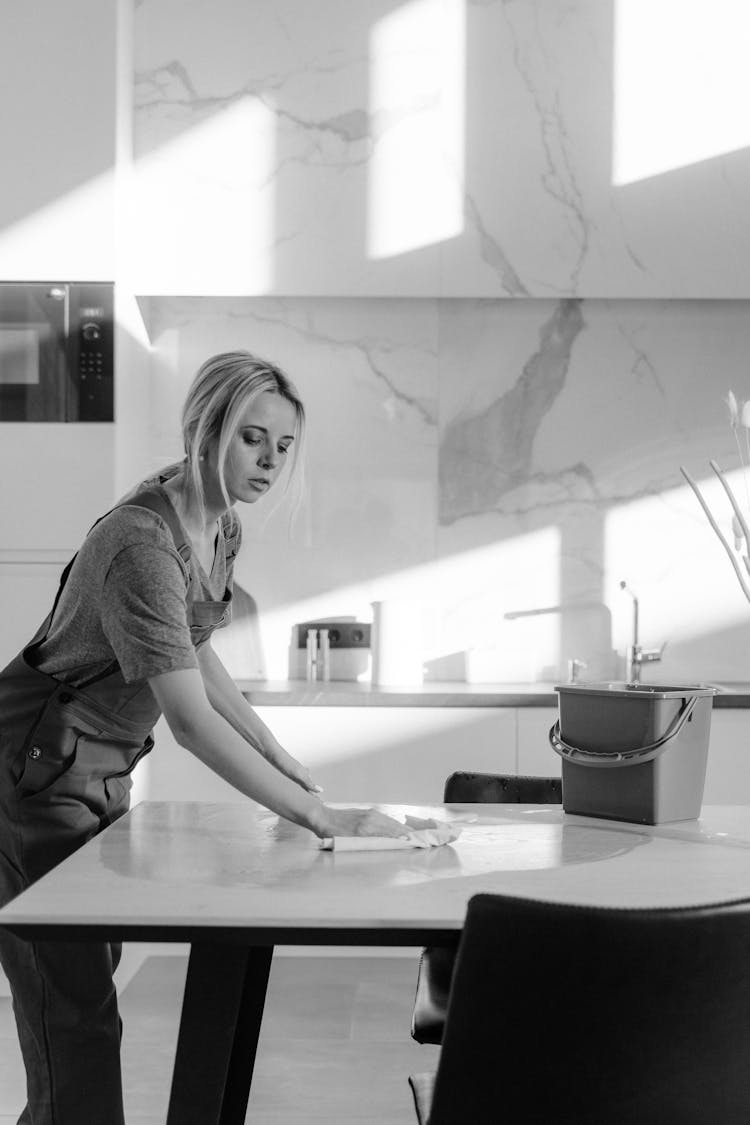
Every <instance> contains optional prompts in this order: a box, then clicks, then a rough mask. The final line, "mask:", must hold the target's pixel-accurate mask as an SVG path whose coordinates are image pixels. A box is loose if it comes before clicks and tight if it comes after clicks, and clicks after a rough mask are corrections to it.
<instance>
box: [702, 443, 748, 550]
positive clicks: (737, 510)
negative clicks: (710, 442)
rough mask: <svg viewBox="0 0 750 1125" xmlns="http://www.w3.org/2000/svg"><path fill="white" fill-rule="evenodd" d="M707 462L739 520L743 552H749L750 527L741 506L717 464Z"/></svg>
mask: <svg viewBox="0 0 750 1125" xmlns="http://www.w3.org/2000/svg"><path fill="white" fill-rule="evenodd" d="M708 463H709V465H710V466H711V468H712V469H713V471H714V472H715V473H716V475H717V477H718V478H719V480H720V481H721V484H722V487H723V489H724V491H725V492H726V494H727V496H728V497H729V503H730V504H731V505H732V508H733V510H734V514H735V515H736V517H737V520H738V522H739V525H740V527H741V528H742V534H743V535H744V537H745V554H746V555H747V554H750V527H748V526H747V520H746V519H745V517H744V516H743V514H742V508H741V507H740V506H739V504H738V503H737V500H736V499H735V495H734V493H733V492H732V488H731V485H730V484H729V481H728V480H727V479H726V477H725V476H724V474H723V472H722V471H721V469H720V468H719V466H718V465H717V464H716V462H715V461H709V462H708Z"/></svg>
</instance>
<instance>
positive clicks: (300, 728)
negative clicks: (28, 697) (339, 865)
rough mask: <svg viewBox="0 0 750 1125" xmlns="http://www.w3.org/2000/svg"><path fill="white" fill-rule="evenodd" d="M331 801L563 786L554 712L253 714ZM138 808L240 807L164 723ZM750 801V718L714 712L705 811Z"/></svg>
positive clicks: (321, 709)
mask: <svg viewBox="0 0 750 1125" xmlns="http://www.w3.org/2000/svg"><path fill="white" fill-rule="evenodd" d="M256 710H257V711H258V713H259V714H260V715H261V717H262V718H263V721H264V722H265V723H266V724H267V725H268V726H269V727H270V728H271V729H272V730H273V731H274V733H275V734H276V736H277V738H278V739H279V740H280V742H281V743H282V745H283V746H285V747H286V748H287V749H288V750H289V752H290V753H291V754H293V755H294V756H295V757H296V758H298V759H299V760H300V761H302V762H304V763H305V764H306V765H307V766H308V767H309V768H310V770H311V771H312V773H313V776H314V777H315V779H316V780H317V781H318V783H319V784H320V785H322V786H323V788H324V790H325V797H326V799H327V800H330V801H358V802H361V801H364V802H367V801H373V802H388V801H410V802H413V803H419V802H423V801H424V802H431V801H440V800H441V799H442V793H443V784H444V782H445V778H446V777H447V776H448V774H449V773H451V772H453V771H454V770H464V769H465V770H480V771H487V772H494V773H513V774H515V773H518V774H534V775H542V776H548V777H559V776H560V774H561V772H562V763H561V760H560V758H559V757H558V756H557V754H555V752H554V751H553V750H552V748H551V747H550V745H549V737H548V736H549V730H550V727H551V726H552V724H553V723H554V721H555V718H556V715H557V711H556V709H555V708H554V707H441V706H435V707H365V706H350V707H342V706H259V707H257V708H256ZM140 768H141V773H140V775H139V777H138V778H137V779H136V794H135V796H136V799H145V798H148V799H150V800H166V799H172V800H185V801H201V800H205V801H227V800H228V801H233V800H239V801H241V800H244V799H245V798H243V797H242V796H241V795H240V794H239V793H237V792H236V791H235V790H234V789H232V788H231V786H229V785H228V784H227V783H226V782H223V781H222V780H221V779H220V778H218V777H216V775H215V774H213V773H212V772H211V771H210V770H209V769H207V768H206V767H205V766H203V765H202V764H201V763H200V762H199V761H198V760H197V758H195V757H194V756H193V755H192V754H190V753H189V752H188V751H186V750H183V749H182V748H181V747H179V746H178V745H177V744H176V743H175V740H174V738H173V737H172V734H171V732H170V731H169V728H168V727H167V725H166V723H165V722H164V721H163V720H161V721H160V722H159V724H158V726H157V730H156V747H155V749H154V752H153V753H152V754H151V755H149V757H148V758H147V759H145V760H144V763H143V765H142V767H140ZM749 801H750V709H747V708H737V709H729V708H722V709H716V708H715V709H714V711H713V714H712V719H711V741H710V746H709V754H708V765H707V770H706V787H705V794H704V802H705V803H706V804H744V803H747V802H749Z"/></svg>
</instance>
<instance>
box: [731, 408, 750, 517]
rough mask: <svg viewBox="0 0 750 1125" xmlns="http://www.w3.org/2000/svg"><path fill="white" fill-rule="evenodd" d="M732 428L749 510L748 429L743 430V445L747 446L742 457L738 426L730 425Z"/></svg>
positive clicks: (749, 454) (749, 457)
mask: <svg viewBox="0 0 750 1125" xmlns="http://www.w3.org/2000/svg"><path fill="white" fill-rule="evenodd" d="M732 430H733V431H734V440H735V444H736V445H737V452H738V454H739V457H740V465H741V466H742V479H743V481H744V484H745V500H746V501H747V508H748V511H750V488H748V484H747V466H748V464H750V430H747V429H746V430H745V446H746V448H747V458H745V457H743V455H742V441H741V440H740V435H739V432H738V427H737V426H736V425H734V426H732Z"/></svg>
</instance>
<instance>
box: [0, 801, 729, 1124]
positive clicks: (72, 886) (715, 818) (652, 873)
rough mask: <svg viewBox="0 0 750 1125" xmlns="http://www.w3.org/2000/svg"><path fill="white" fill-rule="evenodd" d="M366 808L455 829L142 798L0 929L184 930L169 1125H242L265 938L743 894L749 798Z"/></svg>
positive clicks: (261, 996) (38, 933)
mask: <svg viewBox="0 0 750 1125" xmlns="http://www.w3.org/2000/svg"><path fill="white" fill-rule="evenodd" d="M377 807H378V808H379V809H380V810H381V811H383V812H385V813H387V814H389V815H390V816H394V817H396V818H398V819H400V820H404V819H405V817H406V816H407V815H411V816H414V817H419V818H430V819H434V820H437V821H440V822H450V823H451V825H452V826H453V828H454V829H457V830H459V833H460V834H459V835H458V837H457V838H456V839H455V840H453V841H452V842H451V843H448V844H441V845H438V846H433V847H424V848H416V847H410V848H404V849H402V850H367V851H354V850H352V851H350V850H345V848H343V847H339V848H337V847H335V846H334V848H333V850H326V849H324V848H322V847H321V841H319V840H318V839H317V838H316V837H315V836H313V835H312V834H311V833H310V832H309V831H307V830H305V829H302V828H299V827H296V826H295V825H292V824H290V823H289V822H287V821H285V820H283V819H281V818H279V817H278V816H276V815H274V814H272V813H270V812H268V811H267V810H265V809H262V808H261V807H260V806H257V805H255V804H254V803H253V802H250V801H246V802H234V803H225V804H214V803H208V802H205V803H203V802H185V803H180V802H172V801H153V802H152V801H144V802H142V803H140V804H138V805H136V806H135V807H134V808H133V809H131V811H130V812H129V813H127V814H126V815H125V816H123V817H121V818H120V819H119V820H118V821H116V822H115V823H114V824H112V825H111V826H110V827H108V828H106V829H105V830H104V831H103V832H101V833H100V834H99V835H97V836H95V837H94V838H93V839H92V840H90V841H89V842H88V843H87V844H85V845H84V846H83V847H82V848H80V849H79V850H78V851H77V852H75V853H74V854H73V855H72V856H70V857H69V858H68V859H66V860H65V861H64V862H62V863H61V864H60V865H59V866H58V867H56V868H54V869H53V870H52V871H50V872H49V873H48V874H47V875H45V876H44V877H43V878H41V879H40V880H39V881H38V882H37V883H35V884H33V885H32V886H31V887H29V888H28V889H27V890H25V891H24V892H23V893H22V894H20V895H19V896H18V897H17V898H16V899H14V900H13V901H12V902H10V903H8V904H7V905H6V906H5V907H4V908H3V909H2V910H0V925H2V926H6V927H8V929H10V930H12V931H13V932H14V933H16V934H18V935H20V936H22V937H26V938H29V939H45V940H52V941H55V940H59V941H84V942H87V941H88V942H94V941H102V940H109V941H114V940H116V941H129V942H180V943H189V945H190V956H189V962H188V971H187V976H186V981H185V989H184V995H183V1000H182V1012H181V1017H180V1027H179V1032H178V1042H177V1049H176V1055H175V1063H174V1069H173V1073H172V1082H171V1092H170V1100H169V1110H168V1117H167V1125H241V1123H242V1122H245V1120H246V1112H247V1106H248V1100H249V1095H250V1087H251V1081H252V1072H253V1065H254V1061H255V1055H256V1049H257V1044H258V1038H259V1035H260V1034H261V1026H262V1018H263V1006H264V1001H265V995H266V986H267V982H268V977H269V973H270V968H271V961H272V957H273V952H274V947H276V946H321V945H324V946H328V947H330V946H340V947H346V946H364V947H380V946H382V947H405V946H416V947H419V946H424V945H433V946H434V945H440V946H456V945H457V943H458V940H459V938H460V934H461V929H462V926H463V922H464V917H465V914H466V908H467V904H468V901H469V899H470V898H471V897H472V896H473V895H475V894H479V893H489V894H501V895H515V896H523V897H526V898H534V899H541V900H547V901H554V902H565V903H583V904H591V905H598V906H617V907H623V906H626V907H636V908H637V907H654V906H683V905H688V904H703V903H712V902H722V901H728V900H733V899H738V898H744V897H747V896H748V895H750V806H745V805H715V806H707V807H704V808H703V809H702V811H701V815H700V817H699V819H697V820H690V821H676V822H672V823H666V824H659V825H646V824H636V823H630V822H620V821H614V820H604V819H599V818H596V817H584V816H578V815H571V814H568V813H566V812H564V810H563V809H562V807H560V806H555V805H518V804H496V805H485V804H480V805H477V804H471V805H378V806H377ZM307 960H308V962H309V964H310V971H311V972H314V961H315V958H314V957H309V958H308V959H307ZM415 978H416V966H415ZM303 1097H304V1091H301V1092H300V1098H301V1099H302V1098H303Z"/></svg>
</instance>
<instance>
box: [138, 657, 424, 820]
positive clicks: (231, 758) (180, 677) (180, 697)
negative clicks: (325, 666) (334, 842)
mask: <svg viewBox="0 0 750 1125" xmlns="http://www.w3.org/2000/svg"><path fill="white" fill-rule="evenodd" d="M149 684H150V686H151V690H152V691H153V693H154V696H155V697H156V701H157V703H158V704H159V707H160V708H161V710H162V712H163V714H164V718H165V719H166V720H167V723H168V724H169V728H170V730H171V731H172V734H173V735H174V736H175V738H176V739H177V741H178V743H179V744H180V746H184V747H185V749H186V750H190V752H191V753H193V754H195V756H196V757H197V758H199V759H200V761H202V762H203V763H204V764H205V765H207V766H208V767H209V769H212V770H213V771H214V773H217V774H218V775H219V777H222V778H223V779H224V780H225V781H228V782H229V784H230V785H233V786H234V788H235V789H237V790H239V792H240V793H244V794H245V796H247V797H250V798H252V799H253V800H254V801H258V802H259V803H260V804H262V805H265V806H266V808H269V809H271V811H272V812H275V813H278V814H279V816H283V817H284V818H285V819H286V820H291V821H292V822H293V823H294V824H300V825H302V826H303V827H304V828H309V829H310V830H311V831H312V832H314V833H315V835H316V836H320V837H321V838H323V837H326V836H408V829H406V828H405V827H404V825H403V824H400V823H399V822H398V821H397V820H394V819H393V818H392V817H389V816H385V815H384V814H383V813H379V812H377V810H375V809H331V808H328V806H327V805H324V804H323V803H322V802H321V801H320V800H319V799H318V798H317V797H315V796H313V795H312V794H311V793H308V792H306V791H305V790H304V789H302V788H301V787H300V786H299V785H297V784H295V783H294V782H293V781H291V780H289V779H288V778H286V777H284V776H283V775H282V774H281V773H280V772H279V771H278V770H277V769H275V768H274V767H273V766H272V765H269V763H268V762H266V761H265V760H264V759H263V758H262V757H261V756H260V755H259V754H248V752H247V742H246V740H245V738H244V737H242V735H240V734H239V733H238V732H237V731H235V730H234V729H233V728H232V727H231V726H230V725H229V723H228V722H227V721H226V720H225V719H224V718H222V716H221V715H219V714H218V713H217V712H216V711H215V710H214V708H213V707H212V706H211V703H210V702H209V698H208V696H207V694H206V690H205V687H204V685H203V677H202V675H201V673H200V671H199V670H198V669H197V668H186V669H184V670H182V671H178V672H164V673H162V674H161V675H158V676H152V677H151V678H150V679H149Z"/></svg>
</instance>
